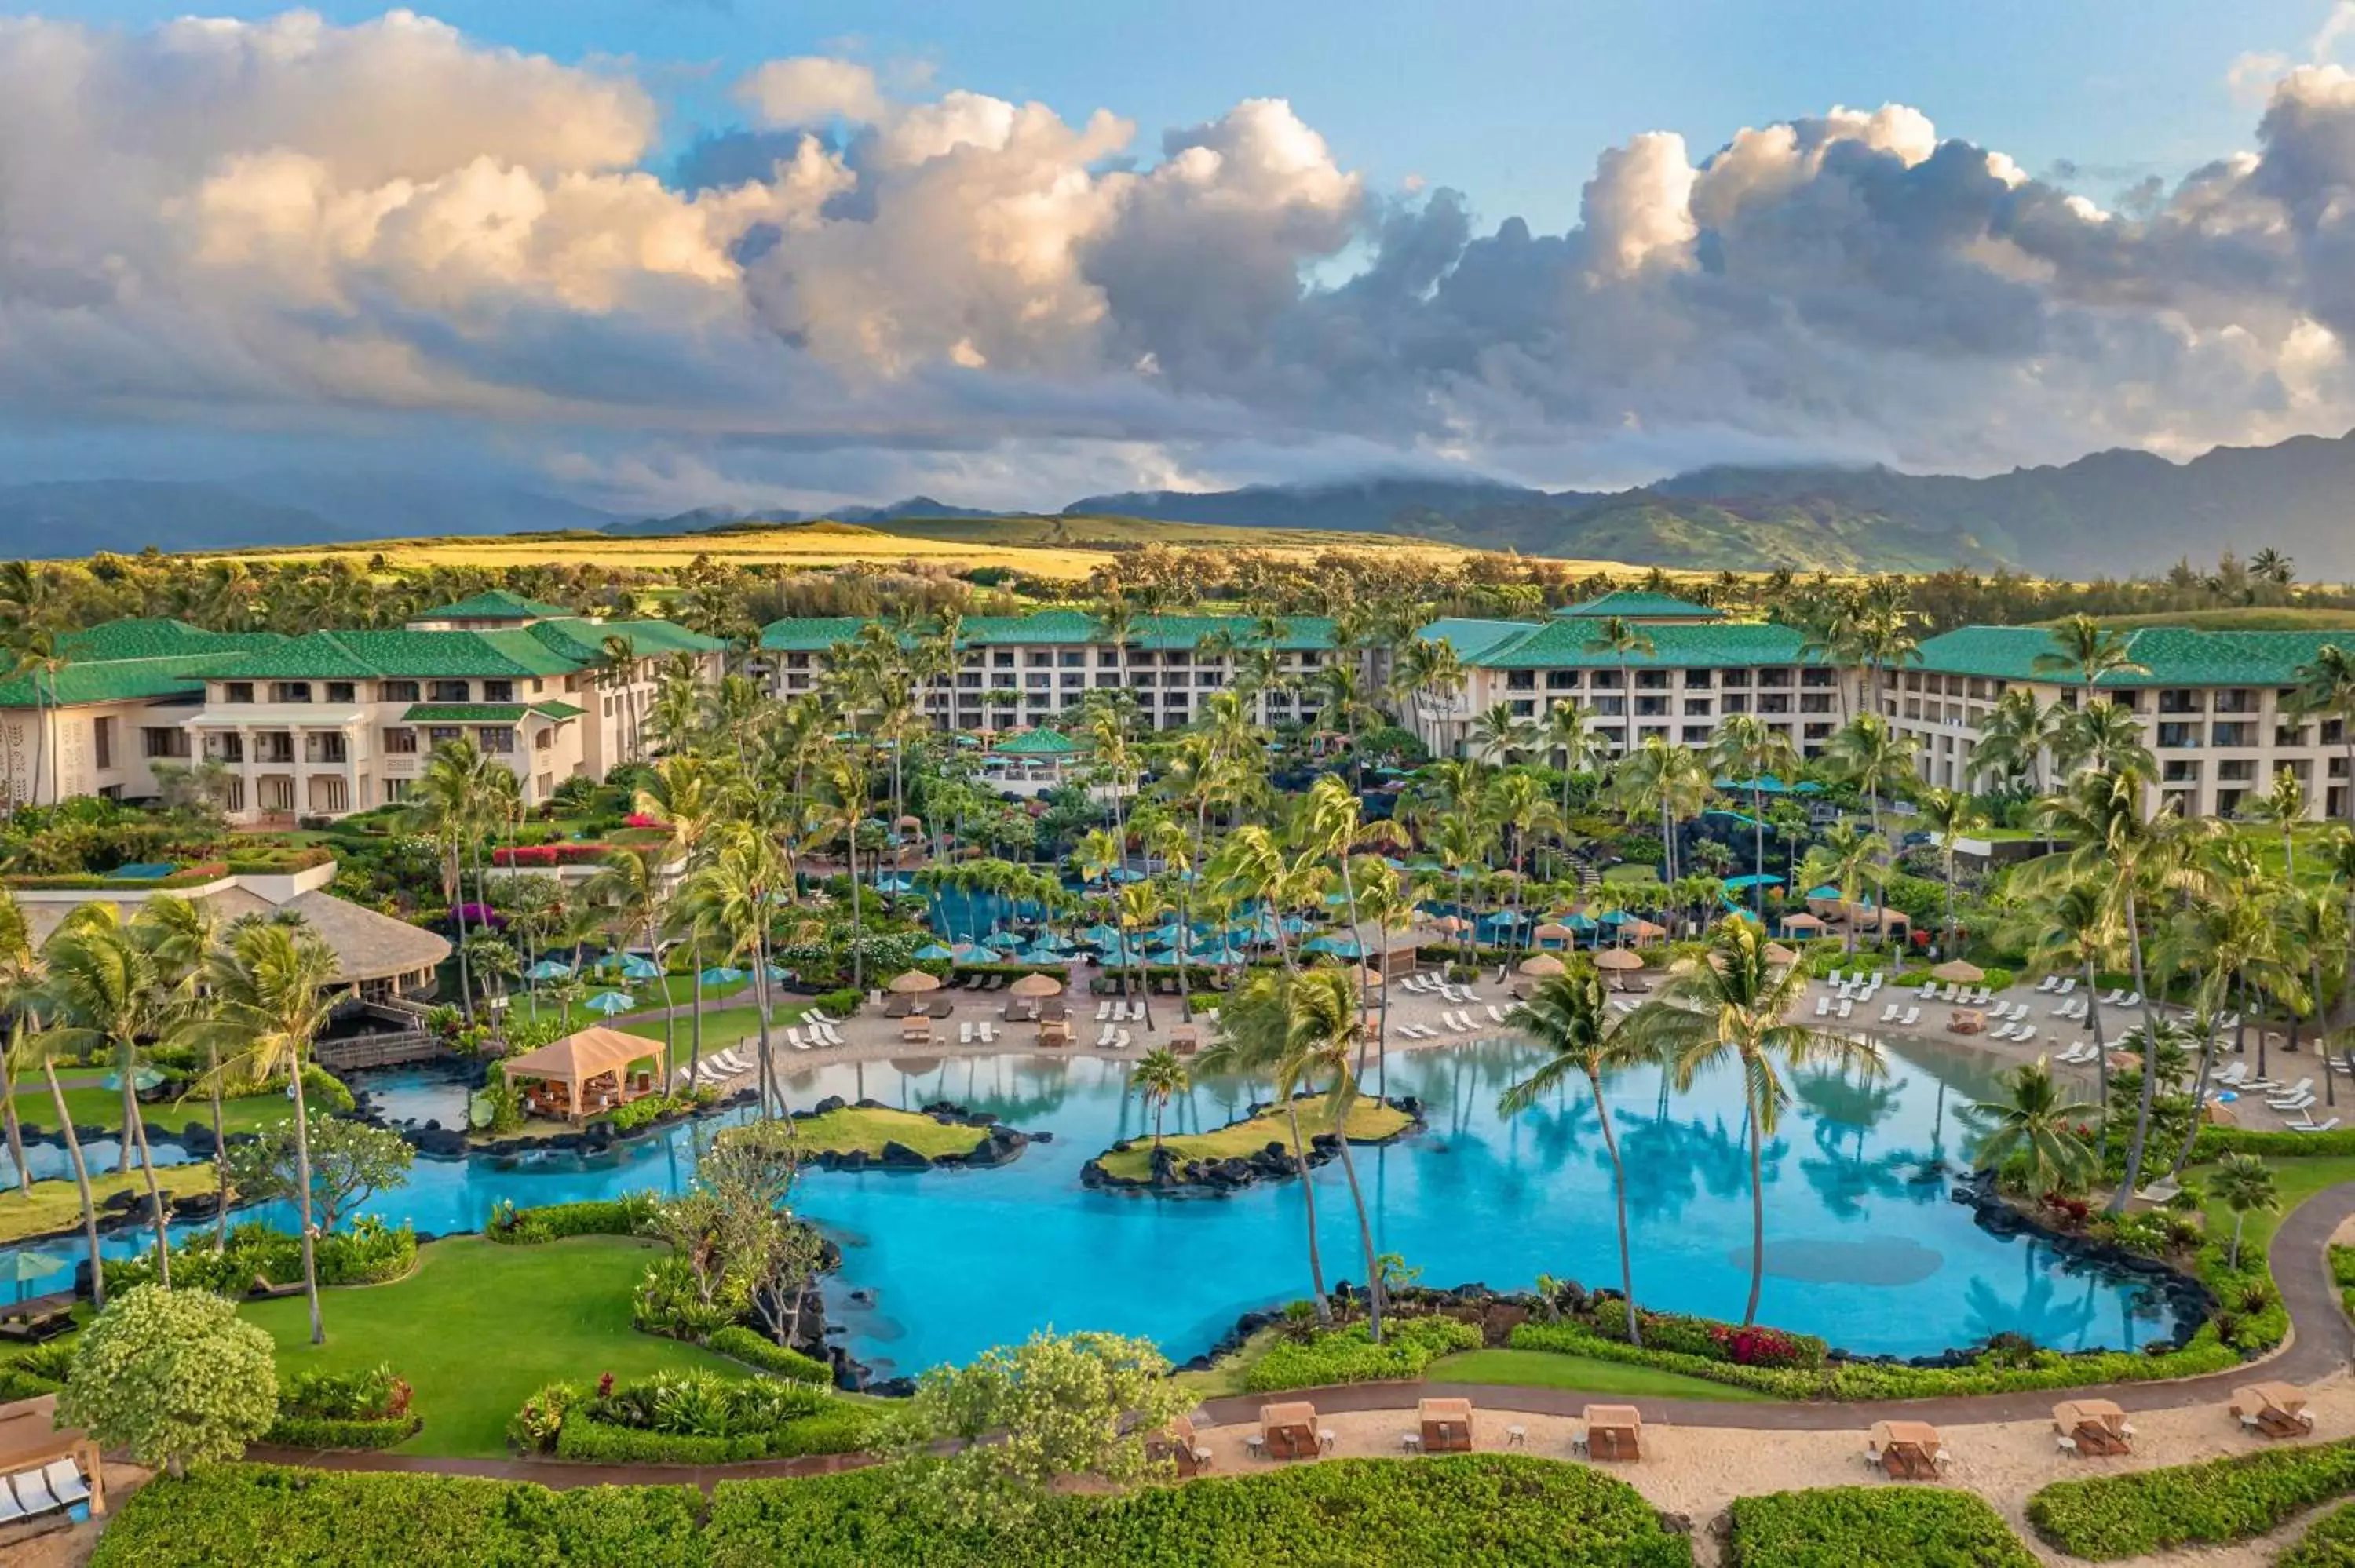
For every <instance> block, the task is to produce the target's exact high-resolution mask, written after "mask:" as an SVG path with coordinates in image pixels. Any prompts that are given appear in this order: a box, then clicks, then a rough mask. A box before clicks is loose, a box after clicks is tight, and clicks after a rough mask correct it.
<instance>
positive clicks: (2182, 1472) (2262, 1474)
mask: <svg viewBox="0 0 2355 1568" xmlns="http://www.w3.org/2000/svg"><path fill="white" fill-rule="evenodd" d="M2350 1493H2355V1438H2348V1439H2342V1440H2340V1441H2339V1442H2336V1443H2319V1444H2312V1445H2304V1446H2295V1447H2282V1448H2261V1449H2258V1450H2257V1451H2255V1452H2254V1453H2248V1454H2235V1455H2233V1456H2232V1457H2230V1458H2224V1459H2211V1460H2210V1461H2208V1462H2207V1463H2205V1464H2200V1465H2171V1466H2169V1467H2165V1468H2162V1469H2156V1470H2137V1471H2135V1472H2133V1473H2131V1474H2127V1475H2119V1476H2090V1477H2087V1478H2084V1479H2083V1480H2068V1481H2055V1482H2054V1483H2053V1484H2052V1485H2051V1486H2049V1487H2046V1488H2045V1489H2043V1490H2041V1491H2040V1492H2038V1493H2036V1494H2035V1495H2034V1496H2033V1497H2031V1498H2030V1499H2028V1522H2029V1523H2030V1524H2031V1525H2033V1526H2034V1527H2035V1529H2036V1532H2037V1533H2038V1534H2039V1535H2041V1536H2042V1537H2043V1538H2044V1540H2045V1541H2046V1542H2049V1543H2050V1544H2051V1545H2052V1546H2054V1547H2057V1548H2058V1549H2059V1550H2061V1551H2062V1552H2068V1553H2069V1554H2070V1555H2071V1556H2073V1557H2087V1558H2092V1559H2094V1560H2095V1561H2103V1562H2106V1561H2109V1560H2111V1559H2115V1558H2120V1557H2140V1556H2145V1555H2147V1554H2148V1553H2150V1552H2164V1551H2166V1550H2168V1549H2169V1548H2170V1547H2177V1546H2192V1545H2199V1546H2222V1545H2227V1544H2229V1543H2231V1542H2237V1541H2251V1540H2254V1539H2255V1538H2256V1537H2258V1536H2261V1535H2267V1534H2270V1533H2272V1532H2273V1531H2276V1530H2278V1529H2280V1528H2281V1527H2282V1526H2283V1525H2285V1524H2286V1523H2288V1522H2289V1520H2291V1519H2292V1518H2293V1517H2295V1516H2296V1514H2298V1513H2299V1512H2300V1511H2302V1510H2306V1509H2309V1508H2312V1507H2314V1506H2315V1505H2316V1504H2318V1503H2324V1502H2328V1501H2330V1500H2331V1499H2334V1498H2342V1497H2345V1496H2347V1495H2349V1494H2350Z"/></svg>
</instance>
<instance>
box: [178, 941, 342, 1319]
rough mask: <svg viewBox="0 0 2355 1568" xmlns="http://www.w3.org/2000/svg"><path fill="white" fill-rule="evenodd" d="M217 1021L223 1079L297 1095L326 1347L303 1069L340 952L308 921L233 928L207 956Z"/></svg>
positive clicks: (330, 1003)
mask: <svg viewBox="0 0 2355 1568" xmlns="http://www.w3.org/2000/svg"><path fill="white" fill-rule="evenodd" d="M204 974H205V989H206V991H207V993H208V998H209V1004H208V1012H209V1016H208V1018H206V1019H205V1020H204V1021H203V1022H202V1023H201V1024H199V1025H198V1026H197V1031H198V1032H199V1033H201V1035H202V1037H203V1038H205V1039H206V1040H207V1041H208V1043H210V1044H214V1045H215V1046H216V1047H217V1048H218V1049H219V1050H220V1052H221V1055H222V1065H221V1067H220V1069H219V1071H220V1072H222V1073H241V1074H242V1075H244V1076H246V1077H248V1078H255V1079H268V1078H274V1077H276V1076H277V1075H279V1074H280V1073H284V1074H285V1075H287V1077H288V1079H289V1080H290V1081H291V1082H292V1084H293V1094H294V1170H295V1181H296V1184H297V1191H296V1195H295V1196H296V1203H297V1205H298V1207H299V1209H300V1211H301V1216H302V1224H303V1291H304V1296H305V1297H306V1298H308V1299H309V1301H310V1306H311V1342H312V1343H313V1344H314V1345H318V1344H325V1342H326V1338H327V1330H326V1328H325V1324H324V1323H323V1321H322V1320H321V1319H320V1316H319V1266H318V1257H317V1252H316V1248H315V1245H314V1236H313V1234H312V1224H311V1124H310V1109H309V1107H308V1106H307V1105H306V1104H305V1103H304V1090H303V1070H304V1067H305V1066H306V1065H308V1061H309V1057H310V1054H311V1045H312V1043H313V1042H314V1041H315V1040H316V1039H318V1037H319V1032H320V1031H321V1030H323V1029H325V1027H326V1025H327V1019H328V1016H329V1014H330V1013H331V1012H332V1011H333V1009H334V1005H335V998H334V996H333V995H332V994H331V993H330V991H329V990H328V988H329V987H330V986H331V985H333V984H334V983H335V978H336V954H335V950H334V949H333V948H329V947H328V946H327V944H326V943H325V941H323V940H321V938H320V937H319V934H318V933H317V932H315V931H314V930H312V929H311V927H309V926H308V925H306V924H304V923H303V922H302V921H299V920H296V921H282V920H262V921H254V922H251V923H249V924H243V925H240V926H237V927H233V928H232V929H231V930H230V931H229V936H228V939H227V940H226V941H224V942H222V943H221V944H220V945H218V946H217V947H215V948H213V950H212V951H211V952H209V953H208V954H207V955H206V956H205V969H204Z"/></svg>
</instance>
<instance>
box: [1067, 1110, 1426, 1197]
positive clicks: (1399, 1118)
mask: <svg viewBox="0 0 2355 1568" xmlns="http://www.w3.org/2000/svg"><path fill="white" fill-rule="evenodd" d="M1406 1125H1407V1117H1406V1113H1405V1112H1404V1111H1401V1110H1400V1109H1398V1108H1397V1107H1395V1106H1386V1105H1384V1104H1382V1103H1381V1102H1380V1100H1376V1099H1372V1098H1364V1099H1360V1100H1359V1101H1358V1103H1357V1104H1355V1105H1353V1106H1351V1107H1349V1138H1350V1139H1351V1141H1353V1142H1357V1143H1367V1142H1371V1141H1373V1140H1375V1139H1384V1138H1391V1137H1395V1136H1396V1135H1397V1134H1398V1133H1399V1132H1401V1130H1403V1129H1404V1128H1405V1127H1406ZM1332 1130H1333V1123H1332V1119H1331V1118H1330V1116H1329V1114H1328V1113H1327V1111H1326V1108H1325V1102H1324V1101H1323V1100H1321V1099H1319V1100H1315V1101H1303V1102H1302V1104H1301V1107H1300V1136H1301V1137H1302V1138H1303V1139H1310V1138H1314V1137H1316V1135H1317V1134H1318V1133H1320V1132H1330V1131H1332ZM1291 1140H1292V1134H1291V1128H1290V1127H1289V1126H1288V1125H1287V1124H1286V1122H1285V1119H1284V1113H1283V1112H1282V1111H1280V1110H1272V1111H1267V1112H1264V1113H1263V1114H1261V1115H1259V1116H1255V1117H1248V1118H1244V1119H1243V1120H1241V1121H1235V1122H1229V1123H1228V1124H1227V1125H1226V1126H1224V1127H1221V1128H1213V1129H1212V1130H1210V1131H1209V1132H1197V1133H1186V1134H1184V1135H1182V1136H1179V1137H1175V1138H1165V1139H1162V1140H1161V1141H1162V1143H1163V1144H1164V1145H1165V1146H1166V1147H1167V1149H1168V1150H1169V1157H1170V1158H1171V1159H1172V1160H1177V1162H1178V1163H1179V1164H1180V1165H1183V1164H1184V1163H1185V1162H1186V1161H1187V1160H1233V1159H1236V1158H1238V1157H1241V1156H1247V1155H1252V1154H1257V1153H1258V1152H1259V1151H1260V1150H1263V1149H1265V1148H1266V1147H1267V1146H1268V1145H1269V1144H1271V1143H1281V1144H1284V1146H1285V1147H1287V1148H1289V1147H1290V1146H1291ZM1098 1158H1099V1159H1100V1160H1102V1161H1103V1168H1104V1171H1105V1173H1106V1174H1107V1175H1112V1176H1118V1177H1121V1178H1123V1179H1124V1180H1127V1181H1144V1180H1145V1179H1146V1177H1148V1176H1150V1175H1152V1174H1153V1139H1152V1138H1151V1137H1150V1136H1141V1137H1139V1138H1138V1139H1136V1140H1135V1144H1134V1145H1133V1146H1132V1147H1130V1148H1129V1149H1127V1150H1122V1151H1114V1150H1106V1151H1105V1152H1104V1153H1103V1154H1102V1155H1100V1156H1098Z"/></svg>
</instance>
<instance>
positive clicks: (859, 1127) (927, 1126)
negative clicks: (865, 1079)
mask: <svg viewBox="0 0 2355 1568" xmlns="http://www.w3.org/2000/svg"><path fill="white" fill-rule="evenodd" d="M794 1135H795V1136H796V1137H797V1138H799V1139H800V1140H801V1143H802V1147H803V1148H804V1150H807V1151H809V1152H811V1153H823V1152H826V1151H828V1150H831V1151H832V1152H834V1153H837V1154H847V1153H849V1152H850V1151H851V1150H854V1149H863V1150H866V1151H867V1152H868V1154H869V1155H879V1154H881V1153H882V1152H883V1146H884V1144H886V1143H904V1144H906V1145H907V1146H908V1147H909V1148H911V1149H912V1150H915V1151H916V1152H917V1153H919V1154H922V1155H924V1156H926V1157H927V1158H932V1159H937V1158H939V1157H940V1156H941V1155H943V1154H970V1153H972V1152H973V1151H974V1150H975V1147H976V1146H978V1145H979V1144H980V1142H981V1140H982V1139H984V1138H985V1137H986V1136H987V1134H986V1132H984V1130H983V1129H982V1128H977V1127H950V1126H947V1125H946V1124H944V1123H942V1122H937V1121H934V1120H933V1119H932V1118H931V1117H928V1116H919V1115H917V1114H916V1113H915V1112H914V1111H903V1110H890V1109H875V1108H867V1107H857V1106H845V1107H843V1108H842V1109H840V1110H833V1111H828V1112H826V1114H825V1115H824V1116H813V1117H805V1118H801V1119H799V1120H796V1121H795V1122H794Z"/></svg>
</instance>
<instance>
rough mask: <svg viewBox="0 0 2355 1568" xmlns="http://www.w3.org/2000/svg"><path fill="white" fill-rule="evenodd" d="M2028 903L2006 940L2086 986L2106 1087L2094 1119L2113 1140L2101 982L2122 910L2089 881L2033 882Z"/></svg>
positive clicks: (2041, 965) (2088, 1019) (2046, 968)
mask: <svg viewBox="0 0 2355 1568" xmlns="http://www.w3.org/2000/svg"><path fill="white" fill-rule="evenodd" d="M2023 891H2024V892H2025V893H2026V895H2028V896H2027V901H2026V902H2025V904H2024V905H2023V906H2021V908H2020V910H2019V914H2018V916H2016V918H2015V919H2014V920H2013V921H2012V922H2011V924H2010V926H2009V930H2008V932H2007V934H2006V936H2005V938H2004V940H2005V941H2006V942H2007V943H2009V944H2010V945H2012V946H2016V947H2018V948H2020V949H2022V950H2023V951H2025V952H2027V953H2028V955H2029V957H2030V962H2031V963H2032V964H2033V965H2034V966H2035V967H2036V968H2037V969H2040V970H2041V971H2043V972H2045V973H2049V974H2071V975H2074V976H2075V977H2076V978H2077V979H2078V980H2082V981H2083V983H2084V987H2085V1027H2086V1028H2087V1029H2088V1030H2090V1031H2091V1032H2092V1033H2093V1036H2094V1070H2095V1072H2096V1074H2097V1075H2098V1077H2099V1080H2100V1084H2101V1092H2100V1094H2099V1095H2098V1097H2097V1098H2098V1100H2099V1102H2100V1103H2099V1104H2098V1106H2097V1107H2095V1114H2096V1115H2098V1116H2099V1117H2100V1118H2102V1120H2103V1122H2104V1124H2105V1126H2104V1129H2103V1136H2104V1138H2105V1139H2107V1137H2108V1128H2107V1125H2106V1124H2107V1122H2108V1119H2109V1114H2110V1053H2109V1047H2108V1043H2107V1042H2106V1041H2105V1039H2104V1038H2103V1035H2102V997H2101V986H2100V983H2099V979H2100V975H2101V971H2102V970H2103V969H2104V968H2105V967H2106V966H2107V965H2108V964H2109V962H2110V960H2111V959H2112V958H2113V957H2114V956H2115V952H2116V950H2117V945H2118V941H2119V938H2120V930H2119V925H2118V913H2119V911H2118V904H2117V901H2116V900H2115V899H2113V898H2112V897H2111V896H2110V890H2109V888H2108V887H2107V886H2106V885H2103V884H2101V883H2097V882H2095V881H2094V880H2092V879H2091V878H2087V877H2074V876H2068V875H2065V874H2064V875H2061V876H2053V877H2047V878H2044V879H2042V880H2041V881H2033V882H2031V883H2030V885H2028V886H2027V887H2026V888H2024V889H2023Z"/></svg>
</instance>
